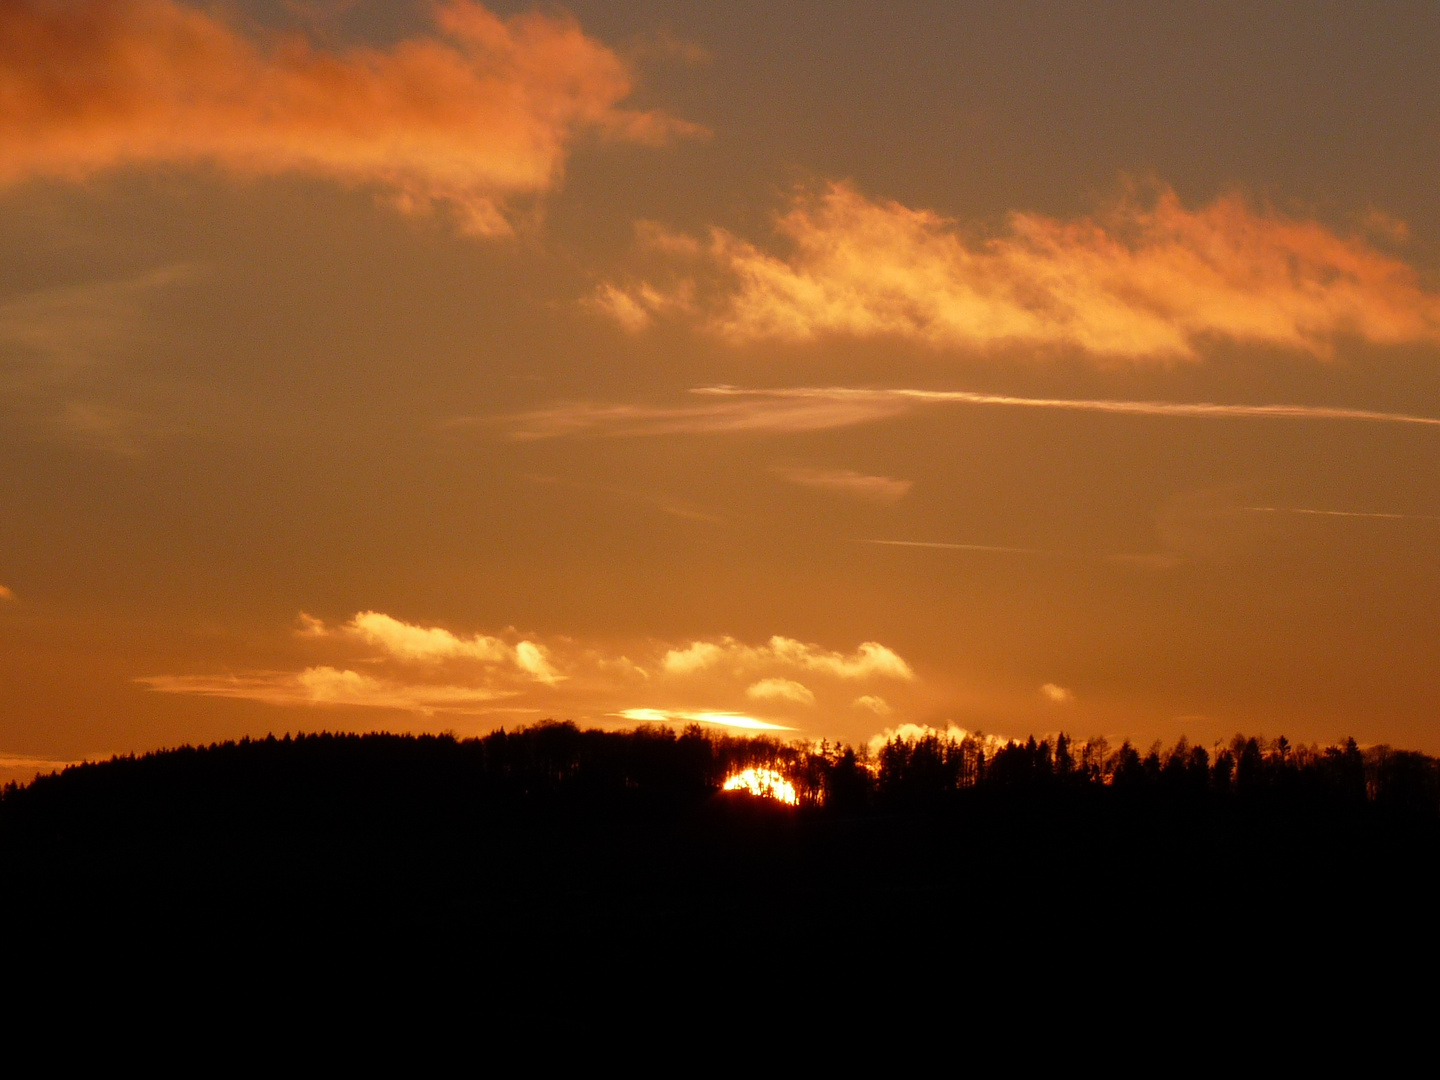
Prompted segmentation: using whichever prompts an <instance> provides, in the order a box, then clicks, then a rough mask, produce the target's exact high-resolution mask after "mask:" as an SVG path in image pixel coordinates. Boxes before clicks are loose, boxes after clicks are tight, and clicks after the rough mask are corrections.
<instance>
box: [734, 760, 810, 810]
mask: <svg viewBox="0 0 1440 1080" xmlns="http://www.w3.org/2000/svg"><path fill="white" fill-rule="evenodd" d="M725 790H726V791H748V792H749V793H750V794H751V795H759V796H760V797H761V798H764V799H777V800H779V801H780V802H783V803H785V804H786V805H788V806H794V805H796V804H797V803H798V802H799V801H800V800H799V799H798V798H797V797H796V795H795V785H794V784H792V783H790V781H789V780H786V779H785V777H783V776H781V775H780V774H779V773H778V772H776V771H775V770H774V769H742V770H740V771H739V772H737V773H731V774H730V776H728V777H726V779H725Z"/></svg>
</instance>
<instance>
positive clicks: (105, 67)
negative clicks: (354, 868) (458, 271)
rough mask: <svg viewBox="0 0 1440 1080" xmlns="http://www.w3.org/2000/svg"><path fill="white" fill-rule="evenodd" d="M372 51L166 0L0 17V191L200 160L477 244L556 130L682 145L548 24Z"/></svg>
mask: <svg viewBox="0 0 1440 1080" xmlns="http://www.w3.org/2000/svg"><path fill="white" fill-rule="evenodd" d="M432 10H433V12H434V21H435V29H434V31H433V32H432V33H431V34H429V35H426V36H422V37H417V38H412V39H409V40H405V41H401V42H398V43H396V44H394V45H393V46H390V47H388V48H385V49H376V48H350V49H331V48H324V47H319V46H317V45H315V44H313V43H312V42H311V41H309V40H307V39H306V38H304V37H302V36H299V35H294V34H290V35H282V36H272V37H268V38H264V39H260V38H252V37H247V36H246V35H244V34H242V33H241V32H240V31H239V30H237V29H236V28H235V27H234V26H232V25H230V24H228V23H226V22H225V21H223V19H222V17H221V16H220V15H219V14H218V13H215V12H213V11H207V10H201V9H199V8H195V7H191V6H189V5H187V4H183V3H179V2H176V0H109V2H107V3H103V4H56V3H49V2H45V0H11V2H9V3H6V4H4V5H0V183H3V182H7V181H8V182H14V181H19V180H25V179H31V178H36V177H39V178H52V179H60V180H83V179H85V178H87V177H90V176H93V175H95V174H97V173H100V172H103V171H107V170H111V169H115V168H118V167H122V166H135V165H140V166H149V165H171V164H179V165H201V164H204V165H209V166H213V167H218V168H220V169H222V170H224V171H226V172H229V173H232V174H236V175H242V176H266V175H280V174H299V175H308V176H315V177H321V178H325V179H329V180H335V181H339V182H342V183H347V184H364V185H370V186H374V187H376V188H378V189H380V190H382V191H384V192H385V193H386V194H387V195H388V197H389V198H390V200H391V201H392V202H393V203H394V204H395V205H396V206H398V207H400V208H401V209H402V210H409V211H422V210H427V209H429V208H431V207H433V206H435V205H437V204H443V205H445V206H447V207H449V208H450V209H451V210H452V211H453V213H454V214H455V216H456V219H457V221H458V222H459V223H460V225H461V227H462V228H463V229H465V230H466V231H468V232H472V233H476V234H480V235H497V234H504V233H507V232H509V231H510V230H511V226H510V223H509V221H508V220H507V216H506V213H507V209H508V207H507V203H508V201H509V200H511V199H512V198H514V197H515V196H523V195H536V194H541V193H544V192H546V191H548V190H549V189H551V188H552V187H554V186H555V185H556V184H557V183H558V181H559V179H560V176H561V173H562V171H563V167H564V162H565V157H566V153H567V150H568V148H569V146H570V144H571V143H572V141H573V140H574V138H575V136H576V135H577V134H579V133H581V132H593V133H595V134H598V135H599V136H601V137H603V138H609V139H616V140H622V141H626V142H632V143H645V144H657V143H662V142H664V141H666V140H667V139H669V138H671V137H673V136H675V135H677V134H683V133H691V132H695V131H698V129H696V128H695V127H694V126H693V125H688V124H684V123H682V122H680V121H677V120H674V119H672V118H670V117H668V116H666V115H664V114H663V113H659V112H641V111H636V110H631V109H625V108H621V107H620V103H621V102H622V101H624V100H625V99H626V98H627V97H628V96H629V94H630V92H631V89H632V86H633V77H632V74H631V72H630V70H629V68H628V66H627V65H626V64H625V62H624V61H622V60H621V59H620V57H618V56H617V55H616V54H615V53H614V52H612V51H611V50H610V49H608V48H606V47H605V46H604V45H602V44H601V43H599V42H598V41H596V40H594V39H593V38H590V37H588V36H587V35H586V34H585V33H584V32H583V31H582V30H581V29H580V26H579V24H578V23H576V22H575V20H574V19H573V18H571V17H570V16H568V15H565V14H559V13H556V14H548V13H540V12H531V13H528V14H522V15H517V16H515V17H513V18H508V19H505V18H501V17H499V16H497V15H495V14H494V13H492V12H490V11H489V10H487V9H486V8H484V7H482V6H481V5H479V4H477V3H473V2H471V0H446V2H442V3H437V4H436V5H434V7H433V9H432Z"/></svg>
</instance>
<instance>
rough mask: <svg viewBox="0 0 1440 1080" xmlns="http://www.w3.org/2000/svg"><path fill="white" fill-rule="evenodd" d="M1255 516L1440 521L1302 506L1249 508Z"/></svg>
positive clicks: (1430, 517)
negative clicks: (1282, 515)
mask: <svg viewBox="0 0 1440 1080" xmlns="http://www.w3.org/2000/svg"><path fill="white" fill-rule="evenodd" d="M1244 509H1246V510H1248V511H1250V512H1251V513H1255V514H1308V515H1311V516H1314V517H1345V518H1381V519H1384V520H1388V521H1440V514H1381V513H1373V512H1366V511H1363V510H1310V509H1307V508H1305V507H1300V506H1247V507H1244Z"/></svg>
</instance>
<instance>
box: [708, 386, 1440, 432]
mask: <svg viewBox="0 0 1440 1080" xmlns="http://www.w3.org/2000/svg"><path fill="white" fill-rule="evenodd" d="M691 393H693V394H706V395H715V396H721V397H752V398H755V397H762V398H790V399H802V400H803V399H808V400H814V401H831V402H842V401H848V402H874V403H879V402H882V401H892V402H893V401H914V402H936V403H944V402H953V403H956V404H962V405H1009V406H1013V407H1019V408H1030V409H1069V410H1072V411H1075V412H1103V413H1122V414H1128V415H1132V416H1193V417H1227V416H1250V417H1268V418H1275V419H1288V420H1363V421H1369V422H1371V423H1381V424H1425V425H1429V426H1435V427H1440V419H1437V418H1435V417H1432V416H1414V415H1411V414H1409V413H1392V412H1379V411H1376V410H1373V409H1346V408H1340V407H1336V406H1329V405H1225V404H1217V403H1214V402H1209V401H1114V400H1110V399H1107V398H1031V397H1015V396H1013V395H1010V394H978V393H974V392H972V391H969V390H910V389H879V390H875V389H862V388H856V387H847V386H816V387H794V388H788V389H780V390H748V389H744V388H742V387H735V386H700V387H696V388H694V389H693V390H691Z"/></svg>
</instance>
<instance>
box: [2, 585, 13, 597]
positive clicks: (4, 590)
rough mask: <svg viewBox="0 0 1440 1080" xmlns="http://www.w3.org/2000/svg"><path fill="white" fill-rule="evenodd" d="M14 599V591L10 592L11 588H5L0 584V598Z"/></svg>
mask: <svg viewBox="0 0 1440 1080" xmlns="http://www.w3.org/2000/svg"><path fill="white" fill-rule="evenodd" d="M14 599H15V594H14V592H12V591H11V590H9V589H7V588H6V587H5V586H4V585H0V600H14Z"/></svg>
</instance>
